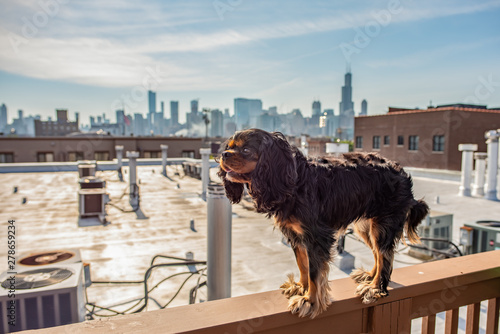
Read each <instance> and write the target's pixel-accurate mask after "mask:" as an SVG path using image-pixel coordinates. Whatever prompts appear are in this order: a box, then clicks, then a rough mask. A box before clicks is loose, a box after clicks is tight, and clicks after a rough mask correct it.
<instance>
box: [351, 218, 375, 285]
mask: <svg viewBox="0 0 500 334" xmlns="http://www.w3.org/2000/svg"><path fill="white" fill-rule="evenodd" d="M371 224H372V222H371V219H363V220H359V221H357V222H356V223H354V225H353V227H354V232H355V233H356V235H358V236H359V237H361V239H363V241H364V242H365V244H366V245H367V246H368V247H370V249H371V250H372V252H373V257H374V258H375V264H374V265H373V268H372V270H370V271H366V270H364V269H363V268H356V269H354V270H353V271H352V273H351V275H350V276H351V278H352V279H353V280H354V281H355V282H356V283H363V282H367V283H371V281H372V280H373V277H374V276H375V273H376V272H377V267H378V251H376V250H375V249H376V248H375V247H374V245H373V244H372V241H371V238H370V226H371Z"/></svg>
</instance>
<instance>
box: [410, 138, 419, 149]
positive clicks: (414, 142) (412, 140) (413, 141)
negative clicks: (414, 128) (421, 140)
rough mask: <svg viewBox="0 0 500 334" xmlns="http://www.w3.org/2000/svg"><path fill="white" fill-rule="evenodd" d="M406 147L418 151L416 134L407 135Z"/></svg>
mask: <svg viewBox="0 0 500 334" xmlns="http://www.w3.org/2000/svg"><path fill="white" fill-rule="evenodd" d="M408 149H409V150H410V151H418V136H410V137H408Z"/></svg>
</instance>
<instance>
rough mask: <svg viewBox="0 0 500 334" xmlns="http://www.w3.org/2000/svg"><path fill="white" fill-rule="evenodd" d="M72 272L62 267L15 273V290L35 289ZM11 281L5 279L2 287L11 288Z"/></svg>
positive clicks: (61, 279) (60, 279) (58, 281)
mask: <svg viewBox="0 0 500 334" xmlns="http://www.w3.org/2000/svg"><path fill="white" fill-rule="evenodd" d="M71 275H73V272H71V271H70V270H68V269H63V268H40V269H35V270H29V271H24V272H22V273H18V274H16V275H15V282H14V286H15V289H16V290H27V289H36V288H41V287H44V286H48V285H52V284H56V283H60V282H62V281H64V280H65V279H67V278H69V277H71ZM11 284H12V282H11V281H10V280H9V279H6V280H5V281H3V282H2V287H3V288H4V289H9V288H11Z"/></svg>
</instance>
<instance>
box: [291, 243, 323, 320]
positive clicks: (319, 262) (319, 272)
mask: <svg viewBox="0 0 500 334" xmlns="http://www.w3.org/2000/svg"><path fill="white" fill-rule="evenodd" d="M306 254H307V259H308V263H309V275H308V283H307V286H308V288H307V291H306V293H305V294H304V295H295V296H292V297H291V298H290V302H289V304H288V309H289V310H290V311H291V312H292V313H296V314H298V315H299V316H300V317H308V316H310V317H311V318H314V317H316V316H317V315H319V314H320V313H322V312H323V311H325V310H326V309H327V307H328V305H330V304H331V299H330V295H329V290H330V287H329V285H328V273H329V271H330V266H329V264H328V263H329V260H330V248H329V247H328V246H327V247H321V246H319V247H318V245H317V244H315V243H313V242H312V243H310V244H308V245H307V246H306Z"/></svg>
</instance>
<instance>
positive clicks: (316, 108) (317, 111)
mask: <svg viewBox="0 0 500 334" xmlns="http://www.w3.org/2000/svg"><path fill="white" fill-rule="evenodd" d="M312 115H313V116H319V115H321V102H319V101H313V105H312Z"/></svg>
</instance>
